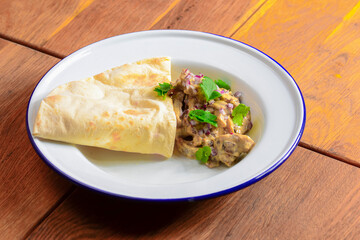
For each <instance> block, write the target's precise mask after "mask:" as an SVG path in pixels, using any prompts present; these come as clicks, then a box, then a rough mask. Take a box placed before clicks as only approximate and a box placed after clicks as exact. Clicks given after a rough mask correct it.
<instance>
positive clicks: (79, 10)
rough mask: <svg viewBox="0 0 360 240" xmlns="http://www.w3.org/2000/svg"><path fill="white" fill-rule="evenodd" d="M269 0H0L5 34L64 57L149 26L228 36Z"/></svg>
mask: <svg viewBox="0 0 360 240" xmlns="http://www.w3.org/2000/svg"><path fill="white" fill-rule="evenodd" d="M264 2H265V0H244V1H236V0H231V1H225V0H222V1H219V0H209V1H192V0H191V1H190V0H171V1H165V0H151V1H142V0H134V1H127V0H120V1H103V0H77V1H70V2H68V1H56V0H49V1H36V2H28V1H22V0H14V1H6V0H0V5H1V6H2V8H1V9H0V36H1V35H2V36H3V37H6V38H8V39H12V40H15V41H19V42H21V43H24V44H27V45H31V46H33V47H34V48H36V49H41V50H42V51H46V52H50V53H53V54H54V55H58V56H61V57H64V56H66V55H68V54H70V53H71V52H73V51H75V50H77V49H79V48H81V47H83V46H85V45H88V44H90V43H93V42H95V41H98V40H101V39H104V38H107V37H111V36H114V35H119V34H123V33H128V32H134V31H141V30H148V29H164V28H165V29H167V28H171V29H190V30H200V31H207V32H212V33H216V34H223V35H227V36H228V35H230V34H231V33H233V32H234V31H235V30H236V29H237V28H238V27H240V26H241V25H242V24H243V23H244V22H246V20H247V18H249V17H250V16H251V15H252V14H253V13H254V12H255V11H256V10H257V9H258V8H259V7H260V6H261V5H262V4H263V3H264ZM59 9H61V11H60V10H59ZM24 23H26V24H24Z"/></svg>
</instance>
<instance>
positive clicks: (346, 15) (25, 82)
mask: <svg viewBox="0 0 360 240" xmlns="http://www.w3.org/2000/svg"><path fill="white" fill-rule="evenodd" d="M0 6H1V7H0V56H1V57H0V98H1V101H0V126H1V128H0V130H1V138H0V139H1V140H0V141H1V152H0V153H1V158H0V180H1V181H0V213H1V215H0V216H1V217H0V239H23V238H31V239H54V238H57V239H77V238H87V239H88V238H95V239H132V238H140V239H151V238H156V239H180V238H182V239H359V237H360V169H359V167H360V2H358V0H345V1H338V0H327V1H315V0H311V1H302V0H242V1H239V0H238V1H236V0H227V1H225V0H203V1H200V0H199V1H196V0H171V1H165V0H147V1H145V0H133V1H127V0H118V1H103V0H74V1H59V0H41V1H40V0H38V1H28V0H12V1H9V0H0ZM148 29H190V30H198V31H205V32H211V33H216V34H220V35H224V36H227V37H231V38H233V39H237V40H240V41H243V42H245V43H247V44H250V45H252V46H254V47H256V48H258V49H260V50H262V51H264V52H266V53H267V54H269V55H270V56H272V57H273V58H274V59H276V60H277V61H278V62H280V63H281V64H282V65H283V66H284V67H285V68H286V69H287V70H288V71H289V72H290V73H291V74H292V76H293V77H294V78H295V80H296V81H297V83H298V84H299V86H300V88H301V90H302V92H303V94H304V98H305V102H306V106H307V122H306V127H305V132H304V135H303V137H302V139H301V142H300V144H299V146H298V147H297V148H296V150H295V152H294V153H293V155H291V157H290V158H289V159H288V160H287V161H286V162H285V163H284V164H283V165H282V166H281V167H280V168H279V169H277V170H276V171H275V172H274V173H272V174H270V175H269V176H268V177H266V178H265V179H263V180H261V181H259V182H257V183H255V184H253V185H251V186H250V187H247V188H245V189H243V190H240V191H237V192H235V193H232V194H228V195H226V196H222V197H218V198H214V199H210V200H203V201H197V202H180V203H148V202H137V201H130V200H125V199H115V198H111V197H108V196H103V195H100V194H97V193H94V192H90V191H88V190H85V189H82V188H79V187H77V186H75V185H72V184H71V183H70V182H69V181H67V180H66V179H64V178H62V177H61V176H59V175H58V174H56V173H55V172H54V171H53V170H51V169H50V168H49V167H48V166H46V165H45V163H44V162H43V161H42V160H41V159H40V157H39V156H38V155H37V154H36V153H35V151H34V150H33V148H32V146H31V144H30V141H29V140H28V137H27V133H26V127H25V113H26V107H27V102H28V100H29V97H30V94H31V92H32V91H33V89H34V87H35V85H36V83H37V82H38V81H39V80H40V78H41V77H42V76H43V75H44V74H45V73H46V72H47V71H48V70H49V69H50V68H51V67H52V66H53V65H54V64H56V63H57V62H58V61H60V60H61V59H62V58H64V57H65V56H66V55H68V54H69V53H71V52H73V51H75V50H77V49H79V48H80V47H83V46H85V45H87V44H90V43H92V42H95V41H97V40H100V39H104V38H107V37H110V36H114V35H118V34H123V33H128V32H134V31H140V30H148Z"/></svg>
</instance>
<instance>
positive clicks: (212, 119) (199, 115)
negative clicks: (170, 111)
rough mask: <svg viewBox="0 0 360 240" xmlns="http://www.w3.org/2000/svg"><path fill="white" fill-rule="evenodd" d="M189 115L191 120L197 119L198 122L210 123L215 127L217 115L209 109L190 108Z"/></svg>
mask: <svg viewBox="0 0 360 240" xmlns="http://www.w3.org/2000/svg"><path fill="white" fill-rule="evenodd" d="M189 117H190V119H192V120H197V121H199V122H206V123H210V124H211V125H213V126H215V127H217V126H218V125H217V122H216V119H217V117H216V116H215V115H214V114H211V113H210V112H209V111H204V110H201V109H196V110H192V111H190V113H189Z"/></svg>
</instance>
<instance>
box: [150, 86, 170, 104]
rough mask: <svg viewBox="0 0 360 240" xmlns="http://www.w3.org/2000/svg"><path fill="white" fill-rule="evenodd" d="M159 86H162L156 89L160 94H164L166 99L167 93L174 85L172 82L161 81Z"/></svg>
mask: <svg viewBox="0 0 360 240" xmlns="http://www.w3.org/2000/svg"><path fill="white" fill-rule="evenodd" d="M159 86H160V87H156V88H155V89H154V91H155V92H157V93H158V96H160V97H161V96H162V97H163V99H164V100H165V98H166V93H167V92H168V91H169V90H170V89H171V88H172V85H171V84H170V83H159Z"/></svg>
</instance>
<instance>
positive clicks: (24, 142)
mask: <svg viewBox="0 0 360 240" xmlns="http://www.w3.org/2000/svg"><path fill="white" fill-rule="evenodd" d="M0 55H1V56H2V57H1V58H0V80H1V81H0V129H1V135H0V146H1V153H0V213H1V214H0V216H1V217H0V239H17V238H20V237H23V236H24V235H25V234H26V233H27V232H28V231H30V230H31V229H32V227H33V226H34V225H35V224H36V222H37V221H39V220H41V218H42V217H44V216H45V215H46V214H47V213H48V211H50V210H51V208H52V207H53V206H54V204H56V203H57V201H59V199H60V198H61V197H62V196H63V195H64V194H65V193H66V192H67V191H68V190H69V189H70V187H71V185H70V184H69V183H68V182H67V181H65V180H64V179H62V178H61V177H60V176H59V175H57V174H56V173H55V172H53V171H50V169H49V168H48V167H47V166H46V165H45V164H44V163H43V161H42V160H41V159H40V157H39V156H38V155H37V154H36V153H35V150H34V149H33V148H32V146H31V143H30V141H29V139H28V136H27V132H26V127H25V114H26V107H27V102H28V100H29V98H30V95H31V93H32V91H33V89H34V87H35V85H36V83H37V82H38V81H39V80H40V78H41V77H42V75H43V74H44V73H45V72H46V71H47V70H48V69H49V68H50V67H51V66H52V65H53V64H55V63H56V62H57V61H59V60H58V59H55V58H53V57H50V56H47V55H45V54H42V53H39V52H36V51H33V50H30V49H28V48H26V47H23V46H19V45H17V44H14V43H10V42H8V41H4V40H1V39H0Z"/></svg>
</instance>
